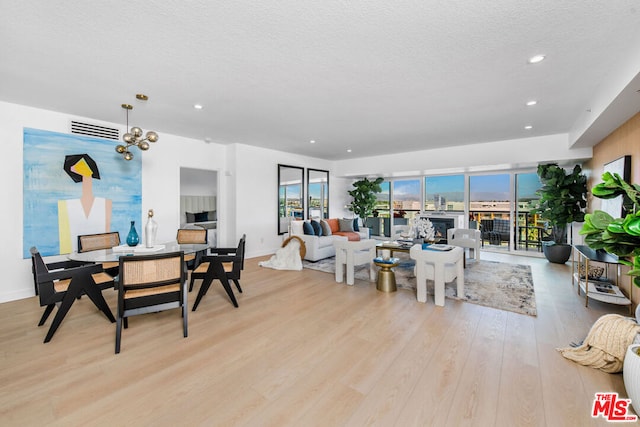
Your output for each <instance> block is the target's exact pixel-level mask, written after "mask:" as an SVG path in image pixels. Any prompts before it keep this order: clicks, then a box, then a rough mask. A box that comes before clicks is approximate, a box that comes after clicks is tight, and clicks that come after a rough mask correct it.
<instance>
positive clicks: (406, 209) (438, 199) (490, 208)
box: [369, 173, 546, 250]
mask: <svg viewBox="0 0 640 427" xmlns="http://www.w3.org/2000/svg"><path fill="white" fill-rule="evenodd" d="M512 177H513V182H514V185H513V189H512V184H511V178H512ZM466 183H468V190H465V184H466ZM540 186H541V184H540V180H539V178H538V175H537V174H536V173H520V174H507V173H505V174H494V175H472V176H465V175H448V176H429V177H424V178H423V179H400V180H393V181H385V182H384V183H383V184H382V189H383V191H382V192H381V193H379V194H378V195H377V204H376V208H375V211H374V217H375V218H376V219H375V220H373V219H372V221H369V223H371V224H374V225H375V226H374V227H373V228H372V234H375V233H378V235H380V236H390V235H391V233H390V230H391V227H392V226H393V225H404V224H408V223H409V222H410V221H411V220H412V219H413V218H415V216H416V215H417V214H419V213H420V212H425V213H428V212H444V213H451V214H456V215H464V214H465V213H467V214H468V216H467V218H468V224H469V227H470V228H476V229H480V230H481V231H482V232H483V239H485V238H486V242H483V243H485V244H486V245H490V246H491V247H493V248H497V249H509V247H510V245H512V246H511V247H513V248H516V249H521V250H541V241H542V238H543V237H544V235H545V230H546V224H545V223H544V222H542V221H541V220H540V218H539V217H538V216H537V215H533V214H531V213H530V211H531V209H532V207H533V205H534V204H535V201H536V200H537V198H538V196H537V195H536V191H537V190H538V188H540ZM466 192H468V199H467V200H468V202H466V201H465V200H466V199H465V194H466ZM512 214H513V217H512V216H511V215H512Z"/></svg>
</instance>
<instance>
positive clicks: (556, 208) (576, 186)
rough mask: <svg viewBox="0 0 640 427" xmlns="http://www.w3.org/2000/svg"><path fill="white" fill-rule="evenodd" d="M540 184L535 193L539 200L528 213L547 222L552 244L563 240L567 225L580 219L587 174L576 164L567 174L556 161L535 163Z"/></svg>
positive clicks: (585, 204) (582, 217) (585, 202)
mask: <svg viewBox="0 0 640 427" xmlns="http://www.w3.org/2000/svg"><path fill="white" fill-rule="evenodd" d="M538 176H539V177H540V182H541V183H542V187H541V188H540V189H539V190H538V191H537V192H536V193H537V194H538V195H539V196H540V199H539V200H538V204H537V205H536V206H535V208H534V209H533V210H532V213H538V214H540V217H541V218H542V219H544V220H546V221H548V222H549V225H550V226H551V228H552V232H551V240H552V241H553V242H554V243H555V244H566V243H567V225H568V224H570V223H572V222H582V221H584V216H585V214H584V211H583V209H584V208H586V207H587V199H586V194H587V177H586V176H585V175H584V174H582V168H581V167H580V165H575V166H574V168H573V170H572V171H571V172H570V173H567V172H566V171H565V170H564V169H563V168H561V167H560V166H558V165H557V164H556V163H549V164H544V165H538Z"/></svg>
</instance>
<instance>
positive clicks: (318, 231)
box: [311, 219, 322, 236]
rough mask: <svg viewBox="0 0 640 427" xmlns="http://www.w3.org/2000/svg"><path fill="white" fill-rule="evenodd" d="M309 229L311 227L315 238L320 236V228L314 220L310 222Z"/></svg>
mask: <svg viewBox="0 0 640 427" xmlns="http://www.w3.org/2000/svg"><path fill="white" fill-rule="evenodd" d="M311 227H313V234H315V235H316V236H322V226H320V223H319V222H318V221H316V220H315V219H312V220H311Z"/></svg>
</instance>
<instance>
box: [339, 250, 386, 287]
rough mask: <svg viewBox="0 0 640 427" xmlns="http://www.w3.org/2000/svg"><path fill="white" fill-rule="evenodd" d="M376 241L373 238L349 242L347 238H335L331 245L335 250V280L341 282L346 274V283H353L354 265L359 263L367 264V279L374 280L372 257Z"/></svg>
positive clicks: (374, 253)
mask: <svg viewBox="0 0 640 427" xmlns="http://www.w3.org/2000/svg"><path fill="white" fill-rule="evenodd" d="M376 243H377V241H376V240H374V239H366V240H360V241H359V242H350V241H348V240H336V241H334V242H333V246H334V247H335V250H336V282H338V283H342V280H343V278H344V274H345V266H346V274H347V285H353V283H354V274H355V272H354V267H355V266H356V265H361V264H369V280H370V281H372V282H373V281H375V280H376V270H375V267H374V263H373V259H374V258H375V257H376Z"/></svg>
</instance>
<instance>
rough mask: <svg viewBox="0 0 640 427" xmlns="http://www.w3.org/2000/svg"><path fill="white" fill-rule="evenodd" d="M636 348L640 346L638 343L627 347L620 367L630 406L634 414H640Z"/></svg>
mask: <svg viewBox="0 0 640 427" xmlns="http://www.w3.org/2000/svg"><path fill="white" fill-rule="evenodd" d="M638 348H640V344H631V345H630V346H629V347H627V354H625V356H624V365H623V368H622V376H623V378H624V388H625V389H626V390H627V395H628V396H629V399H631V406H633V410H634V411H635V412H636V414H640V356H639V355H638V353H636V352H637V350H638Z"/></svg>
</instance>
